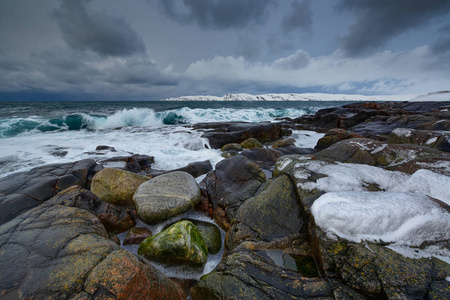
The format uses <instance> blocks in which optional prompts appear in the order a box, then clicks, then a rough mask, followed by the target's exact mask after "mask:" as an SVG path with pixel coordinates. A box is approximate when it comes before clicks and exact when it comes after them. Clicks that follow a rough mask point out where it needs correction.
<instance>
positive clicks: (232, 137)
mask: <svg viewBox="0 0 450 300" xmlns="http://www.w3.org/2000/svg"><path fill="white" fill-rule="evenodd" d="M193 128H194V129H196V130H203V131H205V133H204V134H203V137H205V138H207V139H208V140H209V144H210V145H211V147H212V148H214V149H220V148H222V147H223V146H225V145H226V144H230V143H238V144H240V143H242V142H243V141H245V140H246V139H248V138H255V139H257V140H258V141H259V142H261V143H265V142H272V141H276V140H278V139H280V138H281V137H283V136H284V135H286V133H287V131H286V130H285V129H283V128H282V126H281V124H278V123H270V122H261V123H240V122H223V123H204V124H196V125H194V126H193Z"/></svg>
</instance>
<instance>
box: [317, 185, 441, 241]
mask: <svg viewBox="0 0 450 300" xmlns="http://www.w3.org/2000/svg"><path fill="white" fill-rule="evenodd" d="M311 212H312V213H313V215H314V218H315V221H316V224H317V225H318V226H319V227H320V228H322V229H323V230H324V231H326V232H328V233H333V234H335V235H337V236H339V237H342V238H345V239H347V240H349V241H353V242H356V243H359V242H361V241H363V240H366V241H372V242H380V241H383V242H391V243H396V244H398V245H407V246H420V245H421V244H422V243H423V242H426V241H428V242H436V241H444V240H448V239H450V214H449V213H448V212H447V211H445V210H444V209H442V208H441V207H439V205H438V204H437V203H435V202H434V201H432V200H430V199H429V198H428V197H427V196H425V195H421V194H414V193H399V192H331V193H326V194H324V195H322V196H321V197H319V198H318V199H317V200H316V201H315V202H314V204H313V206H312V207H311Z"/></svg>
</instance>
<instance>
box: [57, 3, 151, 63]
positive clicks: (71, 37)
mask: <svg viewBox="0 0 450 300" xmlns="http://www.w3.org/2000/svg"><path fill="white" fill-rule="evenodd" d="M90 2H91V0H62V2H61V5H60V7H59V8H58V9H56V10H54V12H53V16H54V17H55V19H56V21H57V23H58V25H59V28H60V30H61V32H62V34H63V38H64V41H65V42H66V43H67V44H68V45H69V46H70V47H72V48H75V49H79V50H92V51H94V52H96V53H98V54H100V55H105V56H129V55H133V54H136V53H145V51H146V49H145V45H144V43H143V41H142V39H141V37H140V36H139V35H138V34H137V33H136V31H134V30H133V29H132V28H131V26H130V24H129V23H128V22H127V21H126V20H125V19H124V18H123V17H120V16H113V15H110V14H108V13H106V12H103V11H89V10H88V7H87V6H88V4H89V3H90Z"/></svg>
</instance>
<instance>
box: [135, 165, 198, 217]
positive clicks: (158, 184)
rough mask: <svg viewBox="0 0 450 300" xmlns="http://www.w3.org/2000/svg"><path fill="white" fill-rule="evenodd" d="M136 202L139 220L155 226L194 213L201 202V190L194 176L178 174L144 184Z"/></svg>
mask: <svg viewBox="0 0 450 300" xmlns="http://www.w3.org/2000/svg"><path fill="white" fill-rule="evenodd" d="M133 201H134V203H135V206H136V211H137V214H138V215H139V217H140V219H141V220H142V221H144V222H146V223H148V224H153V223H157V222H160V221H162V220H166V219H169V218H170V217H173V216H176V215H178V214H181V213H183V212H186V211H188V210H190V209H193V208H194V207H195V206H196V205H197V204H198V203H199V202H200V188H199V187H198V185H197V182H196V181H195V179H194V177H192V175H190V174H188V173H186V172H181V171H175V172H171V173H166V174H163V175H160V176H157V177H155V178H153V179H151V180H149V181H146V182H144V183H143V184H141V185H140V186H139V188H138V189H137V190H136V193H135V194H134V196H133Z"/></svg>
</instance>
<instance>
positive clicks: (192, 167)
mask: <svg viewBox="0 0 450 300" xmlns="http://www.w3.org/2000/svg"><path fill="white" fill-rule="evenodd" d="M212 169H213V168H212V165H211V162H210V161H209V160H205V161H199V162H194V163H190V164H188V165H187V166H185V167H182V168H179V169H176V170H174V171H182V172H186V173H189V174H191V175H192V176H193V177H195V178H197V177H199V176H201V175H204V174H207V173H208V172H210V171H211V170H212Z"/></svg>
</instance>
